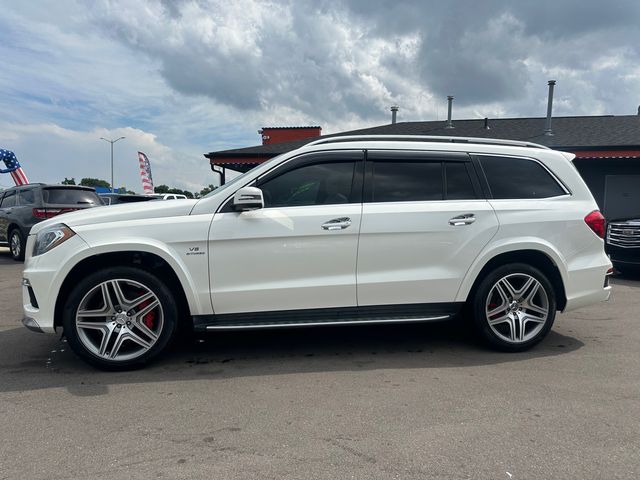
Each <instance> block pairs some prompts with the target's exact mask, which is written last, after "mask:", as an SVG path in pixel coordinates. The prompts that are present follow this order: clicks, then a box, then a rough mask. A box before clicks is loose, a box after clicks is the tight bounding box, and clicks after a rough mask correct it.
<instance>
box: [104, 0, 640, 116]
mask: <svg viewBox="0 0 640 480" xmlns="http://www.w3.org/2000/svg"><path fill="white" fill-rule="evenodd" d="M131 5H132V4H130V3H124V2H123V4H122V5H121V7H122V8H116V7H114V5H113V4H112V3H109V4H107V7H104V8H102V9H99V10H98V13H97V15H96V17H95V23H96V24H97V25H98V26H99V27H100V28H101V29H102V30H103V31H104V32H105V33H108V34H110V35H113V36H114V37H115V38H118V39H119V40H120V41H122V42H124V43H125V44H127V45H129V46H130V47H132V48H133V49H135V50H137V51H141V52H144V53H145V54H147V55H148V56H150V57H151V58H152V59H154V60H156V61H157V62H158V64H159V66H160V72H161V73H162V75H163V76H164V78H165V80H166V81H167V83H168V84H169V85H170V86H171V87H172V88H174V89H175V90H176V91H178V92H181V93H183V94H187V95H203V96H207V97H209V98H212V99H214V100H215V101H217V102H218V103H220V104H224V105H228V106H230V107H233V108H236V109H239V110H241V111H245V112H254V113H255V112H265V111H268V112H273V111H277V110H279V109H280V110H283V111H288V112H291V114H292V115H294V116H297V118H308V119H311V120H312V121H318V122H331V121H334V120H335V119H336V118H345V117H347V116H355V118H359V119H361V120H363V121H366V120H369V119H374V118H380V117H381V116H382V115H385V116H386V113H385V110H386V108H387V107H388V105H389V104H390V103H396V102H405V105H406V107H405V109H404V111H405V112H407V113H408V114H413V115H415V116H422V117H425V116H427V115H431V114H432V113H433V111H434V107H433V105H434V102H435V100H434V99H442V101H443V102H444V98H445V97H446V95H449V94H452V95H454V96H455V97H456V105H457V106H458V107H459V108H460V110H458V111H464V112H472V111H482V112H483V114H484V112H494V113H495V114H526V115H531V114H539V115H541V114H543V113H544V112H542V110H541V107H540V105H541V103H543V100H544V97H545V95H546V82H545V81H546V79H547V78H550V77H557V78H556V79H557V80H558V82H559V84H558V91H559V95H560V96H561V98H562V95H564V96H565V101H564V102H562V101H561V102H560V103H559V107H558V108H559V109H560V110H562V108H567V109H573V111H570V112H569V111H568V112H566V113H570V114H580V113H587V111H600V110H602V109H603V108H614V109H618V110H621V109H622V108H623V107H624V102H627V103H628V102H629V101H632V103H636V102H637V100H638V99H631V100H630V99H628V98H627V99H620V98H615V97H612V96H611V95H610V94H609V93H608V92H610V91H611V90H617V91H618V92H627V93H628V95H630V96H632V95H634V94H635V93H634V92H636V91H637V89H638V87H639V86H640V78H639V74H638V69H637V67H636V65H637V63H636V62H637V60H638V57H639V56H640V55H639V46H638V42H639V41H640V35H639V34H638V32H639V30H638V28H637V21H638V19H640V2H637V1H622V2H595V1H577V0H571V1H566V2H559V1H555V0H554V1H552V0H540V1H537V2H508V1H498V0H486V1H483V2H478V1H471V0H461V1H456V2H447V3H445V2H424V1H418V0H415V1H411V0H409V1H402V2H397V1H386V0H366V1H364V0H363V1H358V0H353V1H348V2H334V1H327V0H322V1H320V2H311V1H310V0H308V1H307V0H305V1H296V2H272V3H265V2H257V1H256V2H254V1H250V0H239V1H237V2H217V1H211V2H207V1H204V0H203V1H200V2H172V1H170V0H163V1H162V3H161V4H156V3H154V2H149V3H148V4H144V3H138V2H136V4H134V5H135V6H131ZM634 72H635V73H634ZM613 85H615V87H614V86H613ZM585 100H586V101H588V102H589V104H585V103H582V102H583V101H585ZM403 106H404V105H403ZM609 111H610V110H609Z"/></svg>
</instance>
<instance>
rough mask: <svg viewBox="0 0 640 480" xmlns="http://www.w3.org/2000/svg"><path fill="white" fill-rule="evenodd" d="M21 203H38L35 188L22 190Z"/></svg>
mask: <svg viewBox="0 0 640 480" xmlns="http://www.w3.org/2000/svg"><path fill="white" fill-rule="evenodd" d="M19 203H20V205H33V204H34V203H36V195H35V192H34V190H33V189H29V190H20V196H19Z"/></svg>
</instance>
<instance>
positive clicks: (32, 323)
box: [22, 317, 44, 333]
mask: <svg viewBox="0 0 640 480" xmlns="http://www.w3.org/2000/svg"><path fill="white" fill-rule="evenodd" d="M22 324H23V325H24V326H25V327H27V328H28V329H29V330H31V331H32V332H37V333H44V332H43V331H42V329H41V328H40V325H38V322H36V320H35V319H33V318H31V317H24V318H23V319H22Z"/></svg>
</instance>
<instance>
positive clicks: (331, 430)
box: [0, 249, 640, 480]
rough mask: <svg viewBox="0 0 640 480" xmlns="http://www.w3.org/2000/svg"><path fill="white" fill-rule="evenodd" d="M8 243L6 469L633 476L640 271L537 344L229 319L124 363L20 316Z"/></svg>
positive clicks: (3, 400)
mask: <svg viewBox="0 0 640 480" xmlns="http://www.w3.org/2000/svg"><path fill="white" fill-rule="evenodd" d="M21 270H22V265H21V264H18V263H15V262H13V261H12V260H11V259H10V257H9V255H8V253H7V251H6V250H4V249H0V479H18V478H19V479H22V478H25V479H65V478H92V479H103V478H109V479H111V478H113V479H142V478H144V479H147V478H170V479H174V478H184V479H199V478H202V479H205V478H207V479H212V478H215V479H222V478H225V479H236V478H237V479H240V478H252V479H254V478H273V479H284V478H300V479H315V478H327V479H328V478H332V479H347V478H357V479H360V478H362V479H371V478H384V479H390V478H402V479H405V478H416V479H418V478H419V479H426V478H435V479H460V478H473V479H485V478H486V479H506V480H509V479H531V478H540V479H551V478H562V479H567V478H576V479H591V478H593V479H603V478H606V479H613V478H625V479H627V478H628V479H632V478H638V477H639V476H640V453H639V452H640V348H639V345H640V326H639V322H640V315H639V311H640V278H636V279H634V278H628V277H627V278H625V277H622V278H616V279H614V282H613V283H614V293H613V296H612V299H611V300H610V301H609V302H607V303H603V304H600V305H596V306H594V307H589V308H586V309H582V310H578V311H575V312H571V313H568V314H563V315H559V316H558V318H557V319H556V323H555V326H554V329H553V331H552V332H551V333H550V334H549V336H548V337H547V338H546V339H545V340H544V341H543V343H541V344H540V345H539V346H538V347H536V348H534V349H533V350H531V351H529V352H526V353H519V354H504V353H498V352H493V351H491V350H488V349H486V348H485V347H483V346H482V345H479V344H477V343H476V342H475V341H474V339H473V337H471V336H470V335H468V334H466V333H465V328H464V325H463V324H462V323H449V324H429V325H411V326H402V327H399V326H393V327H391V326H377V327H367V328H363V327H358V328H356V327H353V328H351V327H343V328H325V329H315V330H310V329H295V330H290V331H279V332H269V333H265V332H260V333H246V332H244V333H242V334H235V333H234V334H231V333H225V334H217V335H213V336H206V337H202V338H201V339H195V340H193V341H184V342H181V343H179V344H177V345H175V346H174V348H173V349H172V351H171V352H170V353H169V354H168V355H165V356H164V357H162V358H161V359H160V360H159V361H157V362H155V363H154V364H153V365H151V366H150V367H148V368H146V369H144V370H139V371H134V372H124V373H106V372H101V371H97V370H94V369H92V368H91V367H88V366H87V365H85V364H84V363H82V362H81V361H79V360H77V359H76V358H75V356H74V355H73V353H72V352H70V351H69V349H68V348H67V345H66V343H65V342H64V341H63V340H61V339H59V338H58V337H56V336H48V335H41V334H36V333H31V332H29V331H27V330H26V329H25V328H23V327H22V326H21V325H20V319H21V290H20V286H19V285H20V278H21V277H20V275H21Z"/></svg>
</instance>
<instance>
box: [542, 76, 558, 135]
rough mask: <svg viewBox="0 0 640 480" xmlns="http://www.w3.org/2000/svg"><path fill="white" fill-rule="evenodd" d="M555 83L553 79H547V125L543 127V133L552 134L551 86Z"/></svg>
mask: <svg viewBox="0 0 640 480" xmlns="http://www.w3.org/2000/svg"><path fill="white" fill-rule="evenodd" d="M555 85H556V81H555V80H549V100H548V102H547V126H546V128H545V129H544V134H545V135H553V130H551V112H552V111H553V87H554V86H555Z"/></svg>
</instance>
